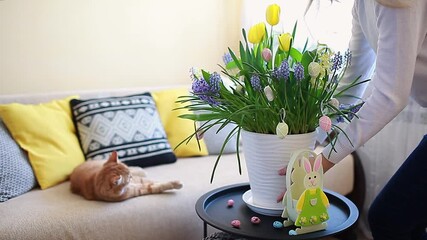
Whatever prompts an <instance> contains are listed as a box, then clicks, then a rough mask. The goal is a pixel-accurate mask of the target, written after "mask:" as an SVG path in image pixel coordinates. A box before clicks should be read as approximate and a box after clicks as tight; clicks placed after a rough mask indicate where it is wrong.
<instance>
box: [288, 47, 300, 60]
mask: <svg viewBox="0 0 427 240" xmlns="http://www.w3.org/2000/svg"><path fill="white" fill-rule="evenodd" d="M289 55H290V56H291V57H292V58H293V59H294V60H295V61H297V62H301V60H302V53H300V51H298V49H296V48H291V50H290V51H289Z"/></svg>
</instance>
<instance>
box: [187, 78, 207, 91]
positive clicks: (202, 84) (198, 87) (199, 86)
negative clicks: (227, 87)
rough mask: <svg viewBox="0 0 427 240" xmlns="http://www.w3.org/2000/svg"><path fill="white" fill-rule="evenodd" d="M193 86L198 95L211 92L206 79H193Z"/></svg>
mask: <svg viewBox="0 0 427 240" xmlns="http://www.w3.org/2000/svg"><path fill="white" fill-rule="evenodd" d="M191 88H192V89H193V92H194V93H195V94H196V95H200V94H207V93H209V89H210V86H209V84H208V82H206V80H205V79H203V78H200V79H196V80H194V81H193V85H192V86H191Z"/></svg>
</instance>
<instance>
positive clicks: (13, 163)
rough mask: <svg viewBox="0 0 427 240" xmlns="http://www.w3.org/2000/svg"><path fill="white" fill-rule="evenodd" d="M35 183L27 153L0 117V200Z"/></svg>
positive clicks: (26, 189) (3, 200) (30, 187)
mask: <svg viewBox="0 0 427 240" xmlns="http://www.w3.org/2000/svg"><path fill="white" fill-rule="evenodd" d="M36 185H37V181H36V178H35V176H34V172H33V169H32V168H31V165H30V163H29V161H28V157H27V155H26V154H25V152H24V151H23V150H22V149H21V148H20V147H19V146H18V144H17V143H16V142H15V140H14V139H13V138H12V136H11V135H10V133H9V131H8V130H7V128H6V126H5V125H4V123H3V121H2V120H1V119H0V202H5V201H7V200H9V199H11V198H13V197H16V196H19V195H21V194H24V193H26V192H28V191H30V190H31V189H32V188H34V187H35V186H36Z"/></svg>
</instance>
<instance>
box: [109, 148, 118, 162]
mask: <svg viewBox="0 0 427 240" xmlns="http://www.w3.org/2000/svg"><path fill="white" fill-rule="evenodd" d="M118 160H119V157H118V156H117V152H116V151H113V152H112V153H111V155H110V158H109V159H108V161H107V162H114V163H117V162H118Z"/></svg>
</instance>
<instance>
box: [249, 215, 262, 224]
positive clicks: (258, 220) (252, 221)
mask: <svg viewBox="0 0 427 240" xmlns="http://www.w3.org/2000/svg"><path fill="white" fill-rule="evenodd" d="M251 223H253V224H260V223H261V219H259V217H256V216H253V217H251Z"/></svg>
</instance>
